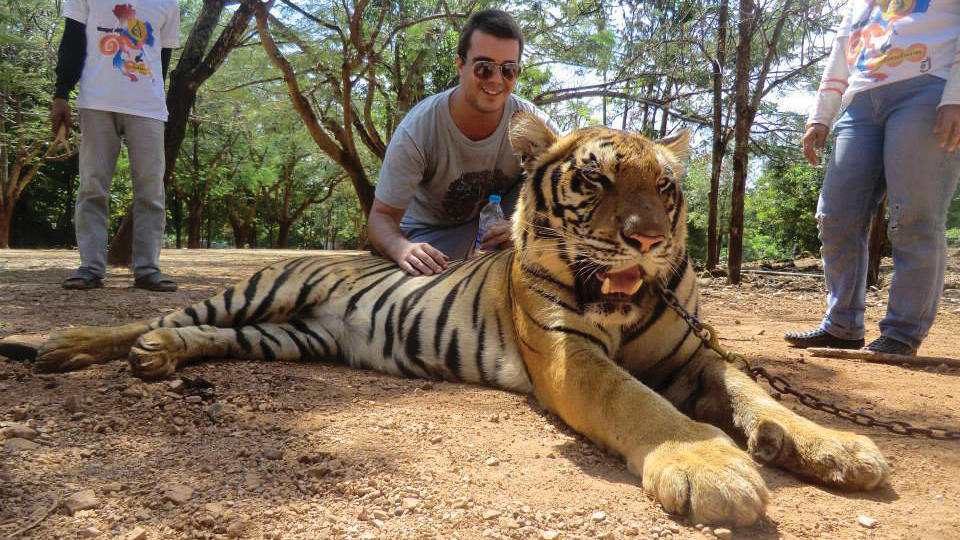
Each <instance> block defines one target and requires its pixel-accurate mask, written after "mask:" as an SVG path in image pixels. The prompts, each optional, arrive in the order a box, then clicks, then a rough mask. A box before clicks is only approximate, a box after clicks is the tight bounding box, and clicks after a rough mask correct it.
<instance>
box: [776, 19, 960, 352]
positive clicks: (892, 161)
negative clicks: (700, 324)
mask: <svg viewBox="0 0 960 540" xmlns="http://www.w3.org/2000/svg"><path fill="white" fill-rule="evenodd" d="M841 108H842V109H843V110H844V112H843V115H842V116H841V117H840V119H839V120H838V121H837V123H836V124H835V125H834V130H835V131H836V134H837V135H836V139H837V142H836V149H835V150H834V152H833V155H832V157H831V160H830V164H829V166H828V168H827V174H826V178H825V179H824V183H823V190H822V191H821V194H820V202H819V204H818V207H817V222H818V226H819V229H820V240H821V241H822V242H823V249H822V255H823V269H824V274H825V276H826V281H827V289H828V291H829V295H828V297H827V315H826V317H825V318H824V320H823V322H822V323H821V324H820V326H819V327H817V328H814V329H812V330H807V331H801V332H788V333H787V334H786V335H785V336H784V338H785V339H786V340H787V341H788V342H789V343H791V344H792V345H794V346H797V347H836V348H858V347H861V346H862V345H863V343H864V339H863V338H864V320H863V319H864V310H865V300H866V298H865V297H866V271H867V233H868V231H869V227H870V222H871V220H872V219H873V215H872V214H873V211H874V209H875V208H876V207H877V204H878V203H879V201H880V199H881V197H882V196H883V193H884V192H886V193H887V196H888V206H889V209H890V224H889V226H888V236H889V238H890V242H891V243H892V244H893V265H894V270H895V274H894V278H893V281H892V283H891V284H890V300H889V303H888V305H887V313H886V316H885V317H884V319H883V320H882V321H880V331H881V335H880V337H879V338H877V339H876V340H874V341H873V342H871V343H870V344H869V345H867V347H866V348H867V349H868V350H871V351H874V352H879V353H888V354H899V355H913V354H915V353H916V351H917V349H918V348H919V347H920V344H921V342H922V341H923V339H924V338H925V337H926V335H927V332H928V331H929V329H930V327H931V326H932V325H933V321H934V319H935V318H936V315H937V306H938V303H939V300H940V292H941V290H942V289H943V274H944V268H945V266H946V259H947V245H946V235H945V232H946V217H947V209H948V206H949V204H950V200H951V199H952V198H953V192H954V190H955V189H956V186H957V181H958V178H960V152H956V151H955V150H956V148H957V146H958V144H960V4H958V3H957V2H956V1H952V2H946V1H945V2H919V3H917V2H906V3H904V2H875V1H873V0H853V1H852V2H850V4H849V7H848V8H847V13H846V15H845V17H844V19H843V21H842V22H841V23H840V26H839V27H838V29H837V39H836V42H835V43H834V47H833V52H832V54H831V56H830V60H829V61H828V63H827V67H826V69H825V71H824V74H823V80H822V81H821V83H820V91H819V93H818V95H817V107H816V110H815V111H814V112H813V114H812V115H811V116H810V119H809V120H808V122H807V131H806V134H805V135H804V138H803V149H804V155H805V156H806V158H807V160H808V161H809V162H810V163H811V164H813V165H816V164H817V163H819V158H818V156H817V153H816V151H817V150H819V149H821V148H823V144H824V141H825V140H826V137H827V133H828V132H829V128H828V127H827V125H828V124H829V123H830V122H831V121H832V120H833V118H834V116H835V115H836V113H837V111H838V110H840V109H841ZM881 171H883V172H884V175H881ZM883 176H885V177H886V183H885V184H884V183H883V182H882V181H881V178H882V177H883Z"/></svg>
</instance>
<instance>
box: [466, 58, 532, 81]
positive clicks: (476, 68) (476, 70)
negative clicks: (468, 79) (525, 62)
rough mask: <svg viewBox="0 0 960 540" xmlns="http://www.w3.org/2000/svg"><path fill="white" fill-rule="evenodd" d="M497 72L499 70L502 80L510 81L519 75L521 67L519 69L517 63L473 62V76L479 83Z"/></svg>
mask: <svg viewBox="0 0 960 540" xmlns="http://www.w3.org/2000/svg"><path fill="white" fill-rule="evenodd" d="M497 70H500V75H501V76H502V77H503V78H504V79H506V80H508V81H512V80H514V79H516V78H517V76H519V75H520V72H521V71H522V70H523V67H521V66H520V64H519V63H518V62H504V63H502V64H498V63H496V62H494V61H492V60H474V61H473V74H474V76H476V77H477V78H478V79H480V80H481V81H485V80H487V79H489V78H491V77H493V74H494V73H495V72H496V71H497Z"/></svg>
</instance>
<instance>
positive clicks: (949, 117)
mask: <svg viewBox="0 0 960 540" xmlns="http://www.w3.org/2000/svg"><path fill="white" fill-rule="evenodd" d="M933 132H934V133H936V134H937V135H939V136H940V137H939V138H940V148H944V149H946V150H947V152H953V151H954V150H956V149H957V146H960V105H944V106H942V107H940V108H939V109H938V110H937V125H935V126H934V127H933Z"/></svg>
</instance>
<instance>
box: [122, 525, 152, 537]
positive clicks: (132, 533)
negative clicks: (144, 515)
mask: <svg viewBox="0 0 960 540" xmlns="http://www.w3.org/2000/svg"><path fill="white" fill-rule="evenodd" d="M120 540H147V531H145V530H143V529H141V528H140V527H137V528H136V529H133V530H132V531H130V532H128V533H127V534H125V535H123V536H122V537H121V538H120Z"/></svg>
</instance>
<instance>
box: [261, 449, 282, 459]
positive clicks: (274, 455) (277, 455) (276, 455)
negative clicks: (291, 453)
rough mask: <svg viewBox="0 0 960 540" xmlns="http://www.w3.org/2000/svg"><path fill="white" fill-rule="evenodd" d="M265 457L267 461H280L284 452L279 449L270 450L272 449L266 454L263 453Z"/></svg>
mask: <svg viewBox="0 0 960 540" xmlns="http://www.w3.org/2000/svg"><path fill="white" fill-rule="evenodd" d="M263 457H265V458H267V459H269V460H271V461H276V460H278V459H282V458H283V450H280V449H278V448H270V449H268V450H267V451H266V452H264V453H263Z"/></svg>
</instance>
